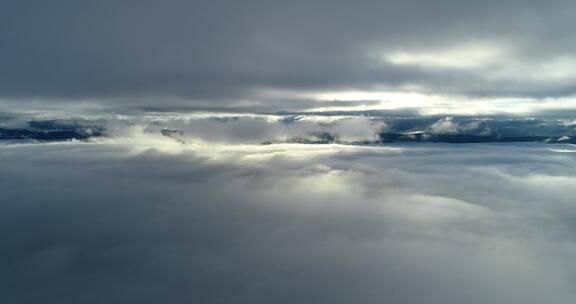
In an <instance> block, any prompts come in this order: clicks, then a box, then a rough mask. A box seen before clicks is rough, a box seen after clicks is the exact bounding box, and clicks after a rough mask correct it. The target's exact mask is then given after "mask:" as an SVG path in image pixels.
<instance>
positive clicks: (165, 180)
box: [0, 139, 576, 304]
mask: <svg viewBox="0 0 576 304" xmlns="http://www.w3.org/2000/svg"><path fill="white" fill-rule="evenodd" d="M140 140H141V141H142V140H143V139H140ZM168 143H169V142H165V144H164V146H163V145H159V144H158V143H155V142H150V143H147V142H146V140H143V144H141V145H137V144H135V143H134V142H132V143H126V144H119V143H114V142H113V141H112V142H108V143H103V144H77V143H76V144H74V143H72V144H71V143H66V144H49V145H10V146H6V145H4V146H2V147H0V161H1V162H2V164H3V166H2V170H0V188H1V189H2V192H1V194H0V197H1V199H2V204H1V205H0V211H1V212H0V219H1V220H0V223H1V225H2V229H0V236H1V239H2V244H1V245H0V251H1V252H2V259H0V263H1V268H2V269H3V271H2V275H1V276H0V280H1V283H2V284H1V285H0V286H2V287H0V289H1V292H0V299H1V300H2V302H9V303H37V302H39V301H42V302H59V303H79V302H81V303H102V302H106V303H158V302H165V303H180V302H183V301H184V302H186V301H188V302H201V303H247V302H250V303H271V302H274V303H294V302H299V303H351V302H355V303H382V302H392V303H446V302H466V303H479V304H480V303H482V304H484V303H510V302H511V301H512V302H522V303H542V302H546V303H562V304H563V303H568V302H571V301H573V300H574V299H575V298H576V294H575V291H574V289H573V286H574V275H575V274H576V268H574V267H573V263H572V260H573V257H574V252H575V250H576V247H575V245H574V237H573V235H574V232H575V229H576V227H575V226H574V224H573V222H574V221H573V215H574V212H575V210H574V206H573V197H574V195H575V194H576V193H574V190H573V189H576V187H574V183H575V180H574V177H573V172H574V169H575V168H574V155H576V154H574V153H572V152H574V149H573V147H571V146H563V147H561V148H558V149H557V150H554V149H550V147H549V146H543V145H533V144H531V145H504V146H494V145H473V146H468V145H467V146H450V147H447V146H439V145H436V146H432V145H424V146H402V145H400V146H395V147H381V148H373V147H372V148H371V147H364V148H361V147H358V148H352V147H347V146H305V148H304V147H302V149H300V148H299V147H301V146H298V145H291V146H289V147H287V146H282V145H279V146H260V147H251V148H250V147H245V146H243V147H234V146H227V148H226V150H218V149H215V148H214V147H210V146H202V147H198V148H195V149H191V148H186V147H185V146H172V145H171V144H168ZM139 146H140V147H144V148H145V149H144V150H142V149H140V151H141V152H137V151H138V147H139ZM152 147H158V148H159V149H162V148H163V147H176V150H166V151H164V150H161V151H164V152H161V151H160V150H157V149H156V148H152ZM218 151H220V152H218ZM560 152H563V153H560Z"/></svg>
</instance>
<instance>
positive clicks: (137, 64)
mask: <svg viewBox="0 0 576 304" xmlns="http://www.w3.org/2000/svg"><path fill="white" fill-rule="evenodd" d="M0 6H1V7H0V66H1V67H2V68H1V69H0V100H2V101H3V103H8V104H10V103H12V104H13V103H18V104H22V103H25V102H30V101H35V102H39V103H40V104H45V105H48V104H49V103H54V102H67V103H78V102H80V101H90V102H95V103H99V104H103V105H106V106H114V105H118V104H129V105H137V106H157V107H165V106H166V107H168V106H174V105H178V106H192V107H204V108H209V107H226V106H239V105H241V106H246V105H250V106H259V107H267V106H268V107H271V108H275V109H285V108H290V109H298V108H300V109H304V108H310V107H311V105H310V103H311V102H313V101H316V100H323V99H328V100H332V99H338V100H357V101H358V104H359V105H363V103H362V102H361V100H377V101H379V100H383V101H386V102H388V103H387V104H386V106H389V107H404V106H417V107H427V106H435V105H438V104H441V105H443V106H445V107H465V106H467V105H468V103H469V102H470V101H471V100H473V101H474V100H476V101H477V100H478V99H479V100H480V103H481V105H482V106H483V107H484V109H487V108H488V109H491V107H495V108H498V107H501V108H506V107H510V106H511V103H510V102H512V106H516V107H518V103H520V104H521V103H522V102H526V103H530V104H534V103H536V104H538V103H543V102H546V104H549V103H548V102H550V99H553V100H561V101H563V103H562V102H561V103H560V106H563V107H573V101H572V99H571V96H572V95H573V94H574V93H576V81H575V80H576V56H575V55H574V54H575V51H576V50H575V49H576V33H575V32H574V30H573V29H574V13H573V12H574V11H576V3H575V2H574V1H570V0H552V1H529V0H525V1H520V0H486V1H459V0H429V1H423V0H378V1H376V0H358V1H340V0H331V1H327V0H306V1H304V0H294V1H264V0H260V1H259V0H248V1H221V0H210V1H201V0H194V1H185V0H165V1H152V0H137V1H136V0H134V1H132V0H113V1H112V0H98V1H96V0H94V1H91V0H86V1H73V0H54V1H40V0H30V1H21V0H17V1H16V0H14V1H12V0H7V1H2V4H0ZM391 93H403V94H405V93H416V94H417V95H413V96H412V97H410V96H408V97H406V96H403V95H402V96H403V97H404V98H401V97H398V96H396V95H390V94H391ZM418 94H421V95H418ZM430 96H435V97H436V98H437V99H431V97H430ZM438 98H439V99H440V101H439V100H438ZM558 98H559V99H558ZM503 99H505V100H507V102H506V103H504V104H502V103H501V102H502V100H503ZM353 105H354V104H353ZM475 105H476V106H478V103H477V102H476V103H475ZM346 106H350V104H346ZM549 107H556V108H557V107H559V104H558V102H556V103H552V104H550V106H549ZM480 108H482V107H480ZM480 108H479V109H480ZM520 109H522V108H521V107H520Z"/></svg>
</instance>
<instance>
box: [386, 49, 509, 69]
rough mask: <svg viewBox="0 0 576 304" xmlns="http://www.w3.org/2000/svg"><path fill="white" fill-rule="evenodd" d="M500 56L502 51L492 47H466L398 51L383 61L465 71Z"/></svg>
mask: <svg viewBox="0 0 576 304" xmlns="http://www.w3.org/2000/svg"><path fill="white" fill-rule="evenodd" d="M501 55H502V50H501V49H498V48H495V47H492V46H466V47H462V48H452V49H446V50H436V51H423V52H410V51H398V52H393V53H390V54H386V55H385V60H386V61H388V62H390V63H392V64H395V65H413V66H422V67H434V68H459V69H465V68H477V67H481V66H485V65H487V64H489V63H491V62H494V61H495V60H496V59H497V58H498V57H499V56H501Z"/></svg>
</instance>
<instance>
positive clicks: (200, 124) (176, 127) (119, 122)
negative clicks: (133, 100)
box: [0, 112, 576, 144]
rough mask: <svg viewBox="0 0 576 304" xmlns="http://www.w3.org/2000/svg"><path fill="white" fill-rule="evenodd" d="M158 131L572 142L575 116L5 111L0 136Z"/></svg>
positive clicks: (212, 137) (254, 139) (270, 138)
mask: <svg viewBox="0 0 576 304" xmlns="http://www.w3.org/2000/svg"><path fill="white" fill-rule="evenodd" d="M135 133H146V134H156V135H159V134H161V135H164V136H167V137H170V138H173V139H175V140H178V141H180V142H189V141H193V140H202V141H207V142H218V143H232V144H238V143H243V144H262V143H267V144H269V143H286V142H288V143H290V142H292V143H294V142H296V143H334V142H336V143H385V142H448V143H475V142H547V143H576V121H574V120H572V119H556V118H518V117H465V116H448V117H447V116H415V115H412V116H410V115H406V116H390V115H388V116H383V115H362V114H354V115H345V114H343V113H340V114H338V113H336V114H334V113H330V112H327V113H315V114H310V113H309V114H274V115H270V114H226V113H148V114H147V115H100V116H98V115H93V116H78V117H77V118H75V119H71V118H69V117H67V118H61V117H33V116H26V115H24V116H23V115H20V116H17V115H5V116H4V117H0V139H4V140H27V139H28V140H66V139H78V140H86V139H89V138H97V137H130V136H134V134H135Z"/></svg>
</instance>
